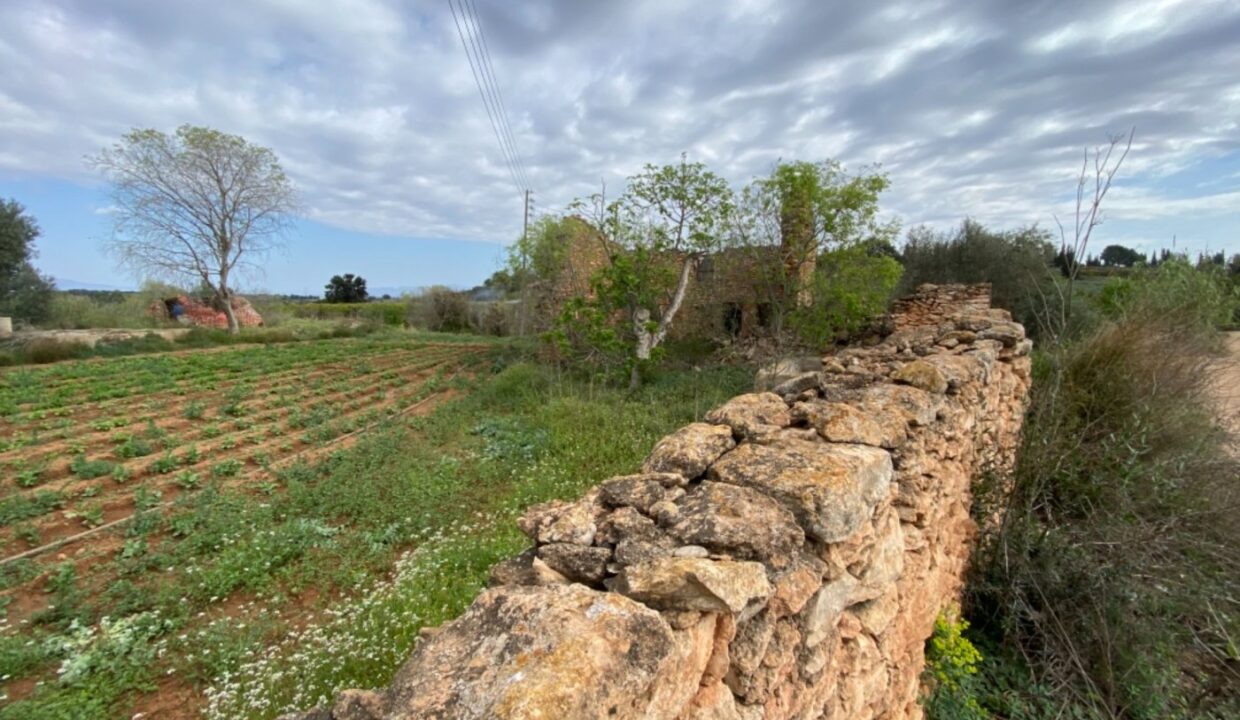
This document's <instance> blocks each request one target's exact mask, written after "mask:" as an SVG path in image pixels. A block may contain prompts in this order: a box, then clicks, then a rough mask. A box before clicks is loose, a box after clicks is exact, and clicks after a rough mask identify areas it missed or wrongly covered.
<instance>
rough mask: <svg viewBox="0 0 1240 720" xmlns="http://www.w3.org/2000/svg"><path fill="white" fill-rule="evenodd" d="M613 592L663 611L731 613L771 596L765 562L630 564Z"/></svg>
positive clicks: (693, 560) (694, 560)
mask: <svg viewBox="0 0 1240 720" xmlns="http://www.w3.org/2000/svg"><path fill="white" fill-rule="evenodd" d="M609 582H611V581H609ZM612 589H613V590H615V591H616V592H619V593H621V594H623V595H626V596H628V597H631V598H634V599H636V600H639V601H641V602H643V603H646V604H647V605H649V606H651V607H655V608H659V609H660V610H700V611H703V612H731V613H739V612H740V611H741V610H743V609H744V608H745V606H746V605H748V604H749V603H750V602H751V601H753V600H757V599H765V598H766V597H767V596H768V595H770V594H771V585H770V583H769V582H767V579H766V571H765V570H764V569H763V567H762V565H761V563H756V562H742V561H729V560H707V559H704V558H684V557H664V558H657V559H655V560H650V561H647V562H643V563H638V564H636V565H630V566H628V567H626V568H624V570H623V571H622V572H621V573H620V575H619V576H618V577H617V578H616V579H615V581H614V583H613V584H612Z"/></svg>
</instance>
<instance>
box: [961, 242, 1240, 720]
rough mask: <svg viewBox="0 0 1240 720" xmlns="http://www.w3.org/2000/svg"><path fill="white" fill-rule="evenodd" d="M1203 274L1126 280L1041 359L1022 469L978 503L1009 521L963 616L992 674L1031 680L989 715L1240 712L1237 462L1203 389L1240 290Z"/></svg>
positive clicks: (986, 551) (983, 559) (985, 540)
mask: <svg viewBox="0 0 1240 720" xmlns="http://www.w3.org/2000/svg"><path fill="white" fill-rule="evenodd" d="M1196 273H1197V271H1196V270H1194V269H1192V268H1190V267H1187V266H1184V267H1179V266H1176V265H1174V264H1172V265H1169V266H1162V267H1160V268H1159V269H1158V271H1156V272H1154V271H1152V272H1150V273H1149V274H1148V275H1145V276H1140V275H1134V276H1130V277H1127V278H1124V279H1122V280H1119V281H1117V282H1120V283H1124V284H1125V285H1124V286H1123V287H1122V288H1121V289H1122V290H1123V292H1121V293H1117V292H1115V291H1112V292H1110V293H1109V294H1108V293H1107V292H1103V293H1102V294H1101V295H1100V296H1099V297H1100V298H1102V299H1104V300H1105V299H1107V298H1108V297H1109V299H1110V304H1109V305H1104V306H1103V308H1102V310H1103V318H1104V319H1103V321H1102V322H1101V324H1099V325H1098V326H1097V327H1095V328H1094V329H1093V330H1092V331H1090V332H1088V333H1086V334H1085V335H1084V336H1083V337H1082V338H1081V339H1080V340H1079V341H1076V342H1072V343H1070V344H1065V345H1062V346H1058V347H1050V348H1047V349H1045V350H1044V351H1043V352H1042V353H1041V354H1040V355H1038V356H1037V357H1036V358H1035V365H1034V384H1033V394H1032V399H1031V407H1030V409H1029V411H1028V414H1027V416H1026V421H1025V426H1024V437H1023V442H1022V445H1021V447H1020V452H1019V457H1018V462H1017V466H1016V468H1015V470H1014V472H1013V474H1012V476H1011V477H1010V478H1008V479H1007V481H1006V482H1001V483H998V484H997V485H996V491H995V492H992V493H990V494H982V495H981V496H979V510H980V512H979V517H982V518H989V517H994V514H995V513H998V514H999V516H1000V517H1001V518H1002V520H1001V522H1000V523H998V524H993V525H990V526H989V527H988V529H987V531H986V532H985V533H984V534H983V537H982V542H981V546H980V548H979V553H978V555H977V558H976V563H975V569H976V573H975V576H974V578H973V579H972V580H971V585H970V588H969V601H970V602H969V603H968V607H967V610H968V613H969V616H970V619H971V620H972V621H973V624H974V627H975V629H976V630H977V631H978V632H979V640H980V643H981V644H982V645H983V646H984V647H986V648H987V651H988V652H989V653H990V654H991V655H992V657H993V658H994V661H993V662H991V663H990V667H989V668H988V669H987V673H988V674H989V676H990V677H992V678H995V679H996V680H995V682H996V683H998V682H1000V680H999V679H1002V682H1003V683H1010V682H1011V680H1012V678H1013V677H1016V678H1023V682H1016V683H1012V684H1011V685H1010V686H1009V690H1010V691H1009V692H1006V693H998V692H993V691H994V688H995V687H996V686H995V684H994V683H992V684H991V686H990V687H989V688H988V689H986V691H985V692H986V693H987V696H988V697H989V698H990V699H991V701H993V702H991V703H990V704H989V705H988V707H987V709H988V710H989V711H990V712H993V713H997V714H998V715H1000V716H1003V717H1012V718H1025V717H1028V718H1034V717H1047V716H1062V717H1074V718H1075V717H1080V718H1109V719H1116V718H1125V719H1128V718H1132V719H1141V720H1145V719H1147V718H1148V719H1150V720H1153V719H1154V718H1219V719H1221V718H1225V717H1226V718H1230V717H1237V716H1240V669H1238V667H1240V650H1238V647H1240V646H1238V642H1237V641H1238V640H1240V524H1238V523H1236V518H1237V517H1240V486H1238V485H1237V483H1236V479H1237V478H1238V477H1240V462H1238V459H1237V458H1235V457H1233V456H1230V455H1228V454H1227V453H1226V452H1225V449H1224V444H1223V436H1222V434H1221V431H1220V430H1219V429H1218V428H1217V427H1216V424H1215V420H1214V418H1213V416H1212V415H1211V412H1210V407H1209V405H1208V403H1207V398H1206V396H1205V393H1206V388H1207V386H1208V379H1209V374H1208V373H1209V366H1210V364H1211V362H1212V361H1213V359H1214V352H1215V351H1216V349H1217V337H1216V335H1215V332H1214V327H1215V326H1216V325H1217V322H1218V320H1219V319H1220V318H1222V317H1225V316H1226V315H1228V314H1230V309H1231V308H1230V303H1232V302H1234V297H1233V296H1230V295H1229V293H1228V291H1227V290H1226V288H1225V287H1221V286H1218V287H1216V286H1214V285H1213V284H1212V281H1210V280H1209V279H1208V278H1203V276H1199V275H1197V274H1196ZM1203 282H1205V284H1204V285H1203V284H1202V283H1203ZM1216 291H1217V292H1216ZM1012 687H1014V688H1015V689H1014V690H1012V689H1011V688H1012ZM1048 689H1049V692H1048ZM1011 697H1016V698H1018V699H1019V700H1020V702H1023V703H1025V704H1026V706H1027V707H1032V708H1038V709H1037V710H1036V712H1034V711H1030V712H1033V714H1020V713H1018V712H1016V711H1014V710H1013V709H1012V708H1013V706H1012V705H1011V704H1010V703H1007V701H1006V700H1004V698H1011ZM1035 701H1036V702H1035Z"/></svg>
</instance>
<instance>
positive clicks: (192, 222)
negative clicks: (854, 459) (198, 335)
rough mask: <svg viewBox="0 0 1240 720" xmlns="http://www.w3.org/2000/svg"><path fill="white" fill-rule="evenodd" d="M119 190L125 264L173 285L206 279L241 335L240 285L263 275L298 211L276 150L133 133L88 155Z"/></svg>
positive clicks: (203, 132) (119, 251) (116, 200)
mask: <svg viewBox="0 0 1240 720" xmlns="http://www.w3.org/2000/svg"><path fill="white" fill-rule="evenodd" d="M87 163H88V164H89V165H90V166H92V167H94V168H95V169H97V170H98V171H100V172H101V173H102V174H103V175H104V177H106V178H107V179H108V181H109V182H110V183H111V184H112V202H113V205H114V206H115V212H114V215H113V218H114V223H115V225H114V232H113V236H112V239H111V240H110V241H109V243H108V250H109V251H110V252H111V253H113V254H114V255H115V256H116V257H117V258H118V260H119V261H120V263H121V265H123V266H126V267H129V268H131V269H133V270H135V271H136V272H139V273H144V274H151V275H156V276H159V277H162V278H165V279H168V280H172V281H178V280H180V281H189V282H192V283H199V282H201V283H202V285H203V286H204V287H207V288H209V289H210V292H211V294H212V301H213V303H214V304H215V305H217V306H218V308H219V309H220V310H222V311H223V312H224V314H225V315H226V316H227V317H228V329H229V331H230V332H233V333H236V332H237V331H238V329H239V326H238V324H237V318H236V315H235V314H234V312H233V306H232V293H233V285H232V283H233V281H234V279H235V277H236V275H238V274H245V273H247V272H257V271H259V270H261V265H260V262H261V260H262V259H263V258H265V257H266V255H267V254H268V253H269V252H270V251H271V250H272V249H274V248H275V247H276V246H278V244H279V242H280V240H281V237H282V235H283V232H284V229H285V227H286V225H287V221H288V216H289V214H290V213H291V212H292V211H293V209H294V208H295V195H294V192H293V187H292V183H291V182H290V181H289V179H288V176H287V175H285V173H284V170H283V169H282V168H281V167H280V162H279V160H277V159H276V156H275V153H273V152H272V151H271V150H269V149H267V148H265V147H260V146H258V145H252V144H250V143H249V142H247V141H246V140H245V139H244V138H242V137H238V136H236V135H229V134H226V133H223V132H220V131H218V130H212V129H210V128H202V127H193V126H190V125H182V126H181V127H179V128H177V131H176V134H175V135H171V136H169V135H165V134H164V133H162V132H160V131H158V130H134V131H133V132H130V133H129V134H127V135H125V136H124V137H123V138H121V142H119V143H117V144H116V145H113V146H112V147H110V148H106V149H104V150H102V151H101V152H99V153H98V154H96V155H93V156H90V157H88V158H87Z"/></svg>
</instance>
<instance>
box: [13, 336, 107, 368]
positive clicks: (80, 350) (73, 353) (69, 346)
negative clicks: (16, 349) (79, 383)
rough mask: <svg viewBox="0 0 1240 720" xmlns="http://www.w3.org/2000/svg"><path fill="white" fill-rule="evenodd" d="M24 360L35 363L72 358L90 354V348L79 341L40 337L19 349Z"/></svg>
mask: <svg viewBox="0 0 1240 720" xmlns="http://www.w3.org/2000/svg"><path fill="white" fill-rule="evenodd" d="M20 354H21V356H22V357H23V359H24V361H25V362H29V363H34V364H36V365H44V364H46V363H54V362H60V361H61V360H73V359H75V358H80V357H85V356H87V355H89V354H90V348H88V347H86V346H85V345H82V344H81V343H69V342H61V341H59V340H52V339H50V338H41V339H38V340H33V341H31V342H29V343H27V344H26V345H25V346H24V347H22V348H21V349H20Z"/></svg>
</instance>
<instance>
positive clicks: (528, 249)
mask: <svg viewBox="0 0 1240 720" xmlns="http://www.w3.org/2000/svg"><path fill="white" fill-rule="evenodd" d="M580 226H581V222H580V220H578V219H576V218H571V217H557V216H554V215H544V216H542V217H540V218H538V219H537V220H535V221H534V222H533V224H532V225H530V228H529V232H528V233H527V234H525V235H524V236H522V237H520V238H518V239H517V241H516V242H515V243H513V244H512V245H510V246H509V247H508V259H507V263H506V265H505V268H504V269H503V270H501V271H500V272H498V273H496V274H495V275H492V276H491V279H490V280H489V281H488V287H495V288H496V289H498V290H500V291H502V292H504V293H508V294H511V293H516V292H519V291H521V290H524V289H525V288H527V287H529V285H530V284H531V283H535V282H537V283H543V284H545V285H549V284H554V283H555V282H556V281H557V280H558V279H559V277H560V273H561V272H563V270H564V264H565V261H566V260H567V259H568V252H569V249H570V247H571V243H572V239H573V237H574V235H575V233H577V232H580V231H581V230H582V228H581V227H580Z"/></svg>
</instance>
